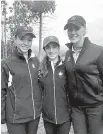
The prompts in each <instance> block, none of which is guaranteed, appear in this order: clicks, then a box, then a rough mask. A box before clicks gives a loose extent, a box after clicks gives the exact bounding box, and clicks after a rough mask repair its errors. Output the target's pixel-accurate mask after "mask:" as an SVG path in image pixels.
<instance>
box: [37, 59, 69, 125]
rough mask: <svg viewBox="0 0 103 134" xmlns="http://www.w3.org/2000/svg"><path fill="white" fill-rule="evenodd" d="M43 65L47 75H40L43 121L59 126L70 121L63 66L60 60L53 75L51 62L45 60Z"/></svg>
mask: <svg viewBox="0 0 103 134" xmlns="http://www.w3.org/2000/svg"><path fill="white" fill-rule="evenodd" d="M44 64H45V65H47V73H46V74H45V75H44V74H42V73H41V74H40V76H41V78H40V83H41V87H42V91H43V110H42V113H43V119H44V120H46V121H48V122H51V123H54V124H61V123H64V122H66V121H68V120H69V119H70V117H69V115H70V106H69V101H68V93H67V76H66V70H65V65H64V63H63V62H62V61H61V60H60V61H59V62H58V63H57V64H56V66H55V70H54V73H53V70H52V67H51V62H50V61H48V60H47V61H46V63H44ZM45 65H44V66H45ZM40 72H42V70H40ZM45 72H46V70H45V71H44V73H45Z"/></svg>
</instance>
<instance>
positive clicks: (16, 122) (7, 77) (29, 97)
mask: <svg viewBox="0 0 103 134" xmlns="http://www.w3.org/2000/svg"><path fill="white" fill-rule="evenodd" d="M33 38H35V35H34V34H33V33H32V31H31V29H30V28H26V27H18V28H17V31H16V32H15V50H14V52H13V55H12V56H10V57H8V58H7V59H4V60H3V61H2V72H1V74H2V76H1V80H2V82H1V85H2V86H1V119H2V120H1V123H2V125H1V132H4V133H5V132H7V131H8V132H9V134H36V133H37V128H38V123H39V118H40V114H41V106H42V101H41V100H42V97H41V92H40V89H39V86H38V68H39V61H38V58H37V57H36V56H35V54H33V52H32V50H31V49H30V48H31V46H32V40H33Z"/></svg>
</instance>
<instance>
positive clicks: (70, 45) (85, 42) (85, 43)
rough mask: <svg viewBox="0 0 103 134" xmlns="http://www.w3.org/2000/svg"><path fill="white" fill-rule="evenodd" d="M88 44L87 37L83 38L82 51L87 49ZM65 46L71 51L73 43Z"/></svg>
mask: <svg viewBox="0 0 103 134" xmlns="http://www.w3.org/2000/svg"><path fill="white" fill-rule="evenodd" d="M90 44H91V42H90V40H89V38H88V37H85V39H84V43H83V47H82V49H84V48H87V47H88V46H90ZM65 45H66V46H67V47H68V48H69V49H70V50H72V46H73V43H72V42H70V43H66V44H65Z"/></svg>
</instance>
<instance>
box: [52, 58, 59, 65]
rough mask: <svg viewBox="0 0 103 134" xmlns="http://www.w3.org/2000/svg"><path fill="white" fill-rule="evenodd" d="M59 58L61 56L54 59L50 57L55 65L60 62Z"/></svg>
mask: <svg viewBox="0 0 103 134" xmlns="http://www.w3.org/2000/svg"><path fill="white" fill-rule="evenodd" d="M58 60H59V57H58V56H57V57H56V58H55V59H53V60H52V59H50V61H52V62H53V64H54V65H55V64H56V63H57V62H58Z"/></svg>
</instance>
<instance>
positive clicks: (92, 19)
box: [49, 0, 103, 45]
mask: <svg viewBox="0 0 103 134" xmlns="http://www.w3.org/2000/svg"><path fill="white" fill-rule="evenodd" d="M56 3H57V7H56V11H55V14H56V16H57V18H56V20H55V21H52V23H51V24H49V25H50V26H51V27H52V28H53V29H54V30H53V31H50V34H54V35H57V36H58V37H59V40H60V43H61V45H64V43H66V42H68V38H67V34H66V31H64V29H63V28H64V25H65V24H66V22H67V19H68V18H69V17H71V16H72V15H82V16H83V17H84V18H85V20H86V21H87V35H88V36H90V39H91V40H93V42H94V43H99V44H100V45H102V44H103V0H56Z"/></svg>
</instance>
